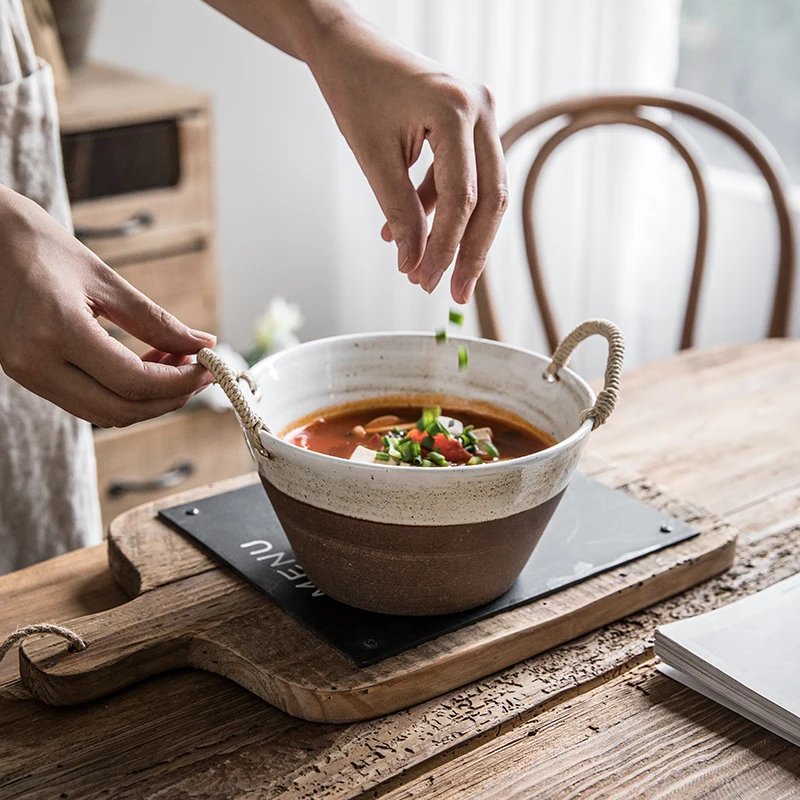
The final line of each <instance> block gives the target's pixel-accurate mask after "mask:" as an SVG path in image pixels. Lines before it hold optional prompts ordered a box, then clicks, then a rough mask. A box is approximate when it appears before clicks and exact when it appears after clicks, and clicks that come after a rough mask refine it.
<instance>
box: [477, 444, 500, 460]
mask: <svg viewBox="0 0 800 800" xmlns="http://www.w3.org/2000/svg"><path fill="white" fill-rule="evenodd" d="M480 446H481V448H482V449H483V452H484V453H488V454H489V455H490V456H491V457H492V458H500V453H499V452H498V450H497V448H496V447H495V446H494V445H493V444H492V443H491V442H489V441H484V442H481V443H480Z"/></svg>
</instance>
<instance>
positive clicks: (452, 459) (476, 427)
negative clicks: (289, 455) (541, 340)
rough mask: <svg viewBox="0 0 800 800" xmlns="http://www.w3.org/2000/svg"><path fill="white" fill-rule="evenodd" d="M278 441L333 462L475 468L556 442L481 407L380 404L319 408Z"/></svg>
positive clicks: (527, 426) (529, 426)
mask: <svg viewBox="0 0 800 800" xmlns="http://www.w3.org/2000/svg"><path fill="white" fill-rule="evenodd" d="M359 406H361V404H359ZM421 412H422V416H421V415H420V414H421ZM282 438H283V439H284V440H286V441H287V442H290V443H291V444H294V445H297V446H298V447H303V448H305V449H307V450H313V451H315V452H317V453H324V454H326V455H330V456H336V457H337V458H343V459H350V460H355V461H366V462H367V463H372V462H374V463H380V462H381V461H383V462H385V463H389V464H391V463H394V464H397V465H402V466H460V465H469V466H477V465H478V464H480V463H490V462H496V461H507V460H510V459H514V458H520V457H522V456H527V455H531V454H532V453H537V452H539V451H540V450H544V449H545V448H547V447H551V446H552V445H554V444H555V443H556V440H555V439H554V438H553V437H552V436H550V435H548V434H546V433H544V432H543V431H540V430H539V429H538V428H535V427H534V426H533V425H530V424H529V423H526V422H524V421H523V420H519V422H512V421H511V420H509V419H508V418H507V417H506V416H504V415H501V413H498V414H496V415H494V414H491V413H488V412H487V410H485V409H481V411H480V412H474V411H470V410H464V409H463V408H462V409H456V408H453V407H447V406H446V405H445V406H444V407H442V408H439V407H426V408H421V406H420V405H410V404H409V405H398V404H391V405H382V404H379V403H374V404H370V405H364V406H363V407H359V408H358V409H353V408H350V409H347V408H338V409H336V408H334V409H331V410H329V411H325V410H323V411H321V412H319V414H318V415H317V416H316V418H315V419H313V420H312V421H310V422H308V423H307V424H298V425H296V426H294V427H292V428H291V429H289V430H287V431H285V432H284V433H283V435H282ZM401 454H402V455H401ZM406 455H408V456H409V457H408V458H406ZM390 456H391V457H390Z"/></svg>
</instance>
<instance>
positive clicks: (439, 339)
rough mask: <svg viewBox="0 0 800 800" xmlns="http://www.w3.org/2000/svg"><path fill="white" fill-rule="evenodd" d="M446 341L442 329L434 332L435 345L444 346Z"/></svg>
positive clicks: (445, 335)
mask: <svg viewBox="0 0 800 800" xmlns="http://www.w3.org/2000/svg"><path fill="white" fill-rule="evenodd" d="M446 341H447V331H446V330H445V329H444V328H441V329H440V330H438V331H436V344H444V343H445V342H446Z"/></svg>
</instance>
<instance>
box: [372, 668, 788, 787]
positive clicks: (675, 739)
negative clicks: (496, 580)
mask: <svg viewBox="0 0 800 800" xmlns="http://www.w3.org/2000/svg"><path fill="white" fill-rule="evenodd" d="M765 760H769V762H770V763H769V765H767V764H765ZM765 767H767V768H766V769H765ZM798 793H800V749H798V748H797V747H795V746H793V745H791V744H790V743H789V742H786V741H785V740H783V739H781V738H780V737H778V736H776V735H774V734H772V733H769V732H768V731H766V730H764V729H763V728H761V727H759V726H758V725H755V724H754V723H752V722H749V721H747V720H746V719H744V718H743V717H740V716H739V715H738V714H735V713H733V712H731V711H728V710H727V709H725V708H722V707H721V706H719V705H717V704H716V703H713V702H712V701H710V700H707V699H706V698H705V697H703V696H702V695H699V694H697V693H696V692H693V691H691V690H690V689H686V688H685V687H683V686H680V685H679V684H677V683H675V682H674V681H671V680H670V679H669V678H666V677H664V676H663V675H661V674H659V673H658V672H657V671H656V668H655V663H654V662H648V663H646V664H644V665H642V666H640V667H637V668H635V669H633V670H632V671H631V672H628V673H626V674H625V675H623V676H621V677H618V678H616V679H614V680H612V681H611V682H610V683H608V684H606V685H603V686H601V687H599V688H597V689H594V690H593V691H591V692H589V693H588V694H585V695H583V696H581V697H579V698H577V699H575V700H573V701H570V702H566V703H563V704H560V705H558V706H557V707H555V708H553V709H550V710H548V711H545V712H543V713H542V714H540V715H538V716H537V717H536V718H535V719H532V720H530V721H529V722H526V723H525V724H523V725H520V726H518V727H517V728H516V729H514V730H512V731H510V732H508V733H506V734H505V735H502V736H498V737H496V738H494V739H493V740H492V741H490V742H487V743H486V744H484V745H482V746H481V747H479V748H476V749H473V750H471V751H469V752H468V753H463V754H462V755H460V756H458V757H456V758H454V759H452V760H451V761H449V762H448V763H446V764H443V765H442V766H440V767H438V768H436V769H434V770H431V771H430V772H428V773H426V774H425V775H423V776H420V777H418V778H416V779H414V780H413V781H410V782H409V783H407V784H406V785H405V786H404V787H402V788H400V789H396V790H395V791H391V792H389V793H388V794H383V793H371V794H370V797H385V798H386V800H411V798H415V797H425V798H429V797H437V798H441V800H447V799H448V798H463V797H465V796H466V797H475V798H478V797H479V798H485V800H494V799H495V798H496V800H514V798H526V800H527V798H547V800H558V799H563V800H568V799H569V798H581V800H592V798H603V800H636V798H653V797H659V798H675V800H678V798H680V800H692V798H708V799H709V800H723V799H727V798H734V797H741V798H756V797H757V798H759V800H778V799H779V798H794V797H797V796H798Z"/></svg>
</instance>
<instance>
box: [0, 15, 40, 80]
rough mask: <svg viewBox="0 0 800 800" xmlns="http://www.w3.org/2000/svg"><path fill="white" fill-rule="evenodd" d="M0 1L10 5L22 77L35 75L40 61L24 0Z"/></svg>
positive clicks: (12, 27) (13, 33) (12, 31)
mask: <svg viewBox="0 0 800 800" xmlns="http://www.w3.org/2000/svg"><path fill="white" fill-rule="evenodd" d="M0 3H1V4H2V5H8V6H9V7H10V19H11V33H12V35H13V36H14V43H15V44H16V48H17V59H18V60H19V68H20V71H21V72H22V77H23V78H27V77H28V75H33V73H34V72H36V70H37V69H39V62H38V59H37V58H36V51H35V50H34V49H33V40H32V39H31V34H30V31H29V30H28V23H27V22H26V21H25V10H24V9H23V7H22V0H0Z"/></svg>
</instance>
